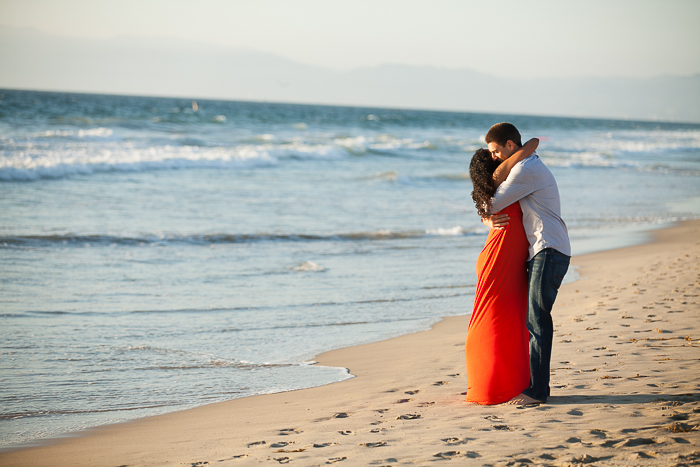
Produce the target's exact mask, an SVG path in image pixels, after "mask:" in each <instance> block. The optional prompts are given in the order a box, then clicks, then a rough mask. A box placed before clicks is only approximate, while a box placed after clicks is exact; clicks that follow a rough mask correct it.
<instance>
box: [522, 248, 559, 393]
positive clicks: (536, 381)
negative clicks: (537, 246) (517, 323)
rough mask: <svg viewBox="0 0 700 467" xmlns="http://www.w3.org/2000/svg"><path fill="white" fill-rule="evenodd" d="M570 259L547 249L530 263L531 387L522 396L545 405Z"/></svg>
mask: <svg viewBox="0 0 700 467" xmlns="http://www.w3.org/2000/svg"><path fill="white" fill-rule="evenodd" d="M570 259H571V258H569V257H568V256H566V255H564V254H562V253H559V252H558V251H557V250H555V249H553V248H545V249H544V250H542V251H540V252H539V253H537V254H536V255H535V257H534V258H532V259H531V260H530V261H528V263H527V275H528V304H527V330H528V332H529V333H530V387H529V388H527V389H526V390H525V391H523V394H525V395H526V396H530V397H532V398H533V399H537V400H539V401H543V402H546V401H547V397H548V396H549V361H550V359H551V358H552V339H553V338H554V325H553V324H552V307H553V306H554V300H556V298H557V293H558V292H559V286H560V285H561V281H562V280H563V279H564V275H566V271H567V270H568V269H569V261H570Z"/></svg>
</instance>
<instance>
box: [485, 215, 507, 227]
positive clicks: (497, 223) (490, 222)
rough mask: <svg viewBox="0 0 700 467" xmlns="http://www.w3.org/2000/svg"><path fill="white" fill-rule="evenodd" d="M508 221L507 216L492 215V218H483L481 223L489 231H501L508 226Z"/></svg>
mask: <svg viewBox="0 0 700 467" xmlns="http://www.w3.org/2000/svg"><path fill="white" fill-rule="evenodd" d="M509 220H510V216H509V215H508V214H494V215H492V216H488V217H483V218H482V219H481V222H483V223H484V225H485V226H487V227H489V228H490V229H497V230H503V229H505V227H506V225H508V223H509V222H508V221H509Z"/></svg>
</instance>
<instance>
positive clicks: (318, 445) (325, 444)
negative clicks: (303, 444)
mask: <svg viewBox="0 0 700 467" xmlns="http://www.w3.org/2000/svg"><path fill="white" fill-rule="evenodd" d="M336 444H338V443H321V444H314V447H315V448H327V447H328V446H335V445H336Z"/></svg>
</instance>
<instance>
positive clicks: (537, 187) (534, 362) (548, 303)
mask: <svg viewBox="0 0 700 467" xmlns="http://www.w3.org/2000/svg"><path fill="white" fill-rule="evenodd" d="M486 143H487V144H488V146H489V151H491V157H492V158H493V159H495V160H501V161H504V160H506V159H508V158H509V157H510V156H512V155H513V153H515V152H516V151H517V150H518V149H519V148H520V147H521V146H522V142H521V138H520V132H519V131H518V130H517V128H515V126H514V125H513V124H511V123H506V122H503V123H497V124H495V125H494V126H492V127H491V129H490V130H489V132H488V133H487V134H486ZM516 201H519V202H520V208H521V209H522V211H523V226H524V228H525V234H526V235H527V239H528V242H529V244H530V248H529V254H528V262H527V271H528V281H529V283H528V309H527V329H528V332H529V334H530V387H528V388H527V389H526V390H525V391H523V394H521V395H520V396H517V397H515V398H514V399H513V400H512V401H510V403H511V404H533V403H543V402H546V401H547V397H548V396H549V364H550V359H551V355H552V339H553V337H554V326H553V324H552V315H551V312H552V306H553V305H554V300H555V299H556V297H557V293H558V291H559V286H560V285H561V282H562V279H563V278H564V275H565V274H566V271H567V270H568V268H569V261H570V257H571V246H570V244H569V235H568V232H567V230H566V224H564V221H563V220H562V218H561V205H560V201H559V189H558V188H557V182H556V181H555V180H554V176H553V175H552V173H551V172H550V171H549V169H548V168H547V167H546V166H545V165H544V164H543V163H542V161H541V160H540V158H539V157H538V156H537V154H536V153H533V154H532V155H531V156H529V157H527V158H525V159H523V160H522V161H520V162H519V163H518V164H516V165H515V167H513V169H512V170H511V172H510V174H509V175H508V178H507V179H506V180H505V181H504V182H503V183H502V184H501V186H499V187H498V190H496V194H495V195H494V197H493V199H492V202H491V212H494V213H497V212H499V211H500V210H501V209H503V208H505V207H506V206H508V205H510V204H512V203H514V202H516ZM508 220H509V217H508V216H507V215H505V214H504V215H491V216H490V217H488V218H486V219H484V224H486V225H488V226H489V227H491V228H503V227H504V226H506V225H508Z"/></svg>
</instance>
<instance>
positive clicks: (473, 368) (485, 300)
mask: <svg viewBox="0 0 700 467" xmlns="http://www.w3.org/2000/svg"><path fill="white" fill-rule="evenodd" d="M501 213H502V214H508V215H509V216H510V221H508V222H509V224H508V226H507V227H506V228H505V230H496V229H491V231H490V232H489V236H488V238H487V239H486V245H485V246H484V249H483V250H482V251H481V254H480V255H479V259H478V260H477V262H476V274H477V285H476V295H475V297H474V311H473V312H472V317H471V320H470V321H469V330H468V332H467V343H466V354H467V401H468V402H476V403H479V404H500V403H503V402H506V401H509V400H510V399H512V398H513V397H515V396H517V395H518V394H520V393H521V392H523V390H525V389H526V388H527V387H528V386H529V385H530V357H529V346H528V340H529V336H528V332H527V326H526V324H525V323H526V315H527V265H526V262H527V254H528V242H527V237H526V236H525V230H524V229H523V213H522V211H521V210H520V204H519V203H517V202H516V203H513V204H511V205H510V206H508V207H507V208H505V209H503V211H501Z"/></svg>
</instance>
